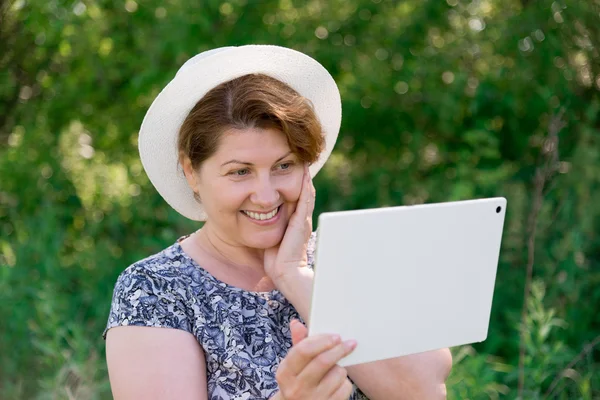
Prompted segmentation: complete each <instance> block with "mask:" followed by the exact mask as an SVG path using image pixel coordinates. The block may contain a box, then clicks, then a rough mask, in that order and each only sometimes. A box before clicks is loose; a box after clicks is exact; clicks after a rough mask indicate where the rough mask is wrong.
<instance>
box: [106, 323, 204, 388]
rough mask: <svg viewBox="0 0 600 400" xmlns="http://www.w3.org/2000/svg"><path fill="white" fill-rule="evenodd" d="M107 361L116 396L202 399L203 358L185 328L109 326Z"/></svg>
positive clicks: (192, 337) (202, 354) (200, 350)
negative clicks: (110, 327)
mask: <svg viewBox="0 0 600 400" xmlns="http://www.w3.org/2000/svg"><path fill="white" fill-rule="evenodd" d="M106 361H107V364H108V374H109V378H110V385H111V388H112V393H113V397H114V399H115V400H137V399H149V400H152V399H157V400H158V399H167V398H168V399H181V400H187V399H189V400H192V399H193V400H205V399H207V398H208V394H207V388H206V362H205V359H204V352H203V351H202V349H201V347H200V345H199V344H198V342H197V341H196V338H195V337H194V336H193V335H191V334H190V333H188V332H185V331H182V330H178V329H169V328H153V327H141V326H121V327H116V328H112V329H110V330H109V331H108V333H107V337H106Z"/></svg>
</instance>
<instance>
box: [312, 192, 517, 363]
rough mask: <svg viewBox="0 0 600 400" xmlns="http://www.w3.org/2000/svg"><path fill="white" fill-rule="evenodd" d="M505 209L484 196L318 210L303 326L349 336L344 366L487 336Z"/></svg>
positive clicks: (499, 200) (496, 200) (502, 201)
mask: <svg viewBox="0 0 600 400" xmlns="http://www.w3.org/2000/svg"><path fill="white" fill-rule="evenodd" d="M498 207H499V209H498ZM505 209H506V199H504V198H491V199H482V200H469V201H461V202H450V203H440V204H428V205H417V206H404V207H391V208H380V209H372V210H357V211H341V212H332V213H323V214H321V215H320V217H319V228H318V235H317V248H316V255H315V280H314V287H313V295H312V302H311V311H310V319H309V321H310V322H309V334H310V335H314V334H318V333H338V334H340V335H341V336H342V338H343V339H344V340H345V339H355V340H357V342H358V346H357V348H356V350H355V351H354V352H353V353H352V354H351V355H349V356H348V357H346V358H345V359H343V360H342V362H340V365H342V366H345V365H352V364H358V363H363V362H370V361H375V360H381V359H385V358H391V357H397V356H402V355H407V354H413V353H419V352H422V351H428V350H434V349H439V348H444V347H451V346H457V345H463V344H467V343H474V342H480V341H483V340H485V339H486V337H487V332H488V325H489V320H490V311H491V305H492V297H493V291H494V282H495V279H496V269H497V265H498V256H499V252H500V242H501V237H502V228H503V225H504V215H505Z"/></svg>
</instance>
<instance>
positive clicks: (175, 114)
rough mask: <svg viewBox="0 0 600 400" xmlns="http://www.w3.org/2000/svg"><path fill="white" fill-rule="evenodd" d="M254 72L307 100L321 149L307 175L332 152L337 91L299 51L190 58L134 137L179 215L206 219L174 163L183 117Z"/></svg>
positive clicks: (243, 50) (235, 50)
mask: <svg viewBox="0 0 600 400" xmlns="http://www.w3.org/2000/svg"><path fill="white" fill-rule="evenodd" d="M254 73H260V74H264V75H267V76H270V77H272V78H275V79H278V80H279V81H281V82H283V83H285V84H287V85H288V86H290V87H291V88H292V89H294V90H295V91H296V92H298V93H299V94H300V95H301V96H303V97H305V98H306V99H308V100H309V101H310V102H311V103H312V105H313V108H314V110H315V113H316V115H317V118H318V119H319V122H320V123H321V126H322V129H323V135H324V137H325V148H324V150H323V152H322V153H321V155H320V156H319V159H318V160H317V161H316V162H315V163H314V164H312V165H311V166H310V173H311V176H313V177H314V176H315V175H316V174H317V172H318V171H319V170H320V169H321V167H322V166H323V164H324V163H325V161H327V158H328V157H329V155H330V154H331V151H332V150H333V146H334V145H335V142H336V139H337V136H338V132H339V130H340V123H341V119H342V105H341V100H340V93H339V90H338V87H337V85H336V83H335V81H334V80H333V78H332V77H331V75H330V74H329V72H328V71H327V70H326V69H325V68H324V67H323V66H322V65H321V64H319V62H317V61H316V60H314V59H313V58H311V57H309V56H307V55H306V54H303V53H301V52H299V51H296V50H292V49H288V48H285V47H279V46H270V45H247V46H239V47H221V48H217V49H213V50H208V51H205V52H202V53H200V54H198V55H196V56H194V57H192V58H190V59H189V60H188V61H187V62H186V63H185V64H183V66H182V67H181V68H180V69H179V71H177V74H176V75H175V77H174V78H173V79H172V80H171V81H170V82H169V83H168V84H167V86H166V87H165V88H164V89H163V90H162V91H161V92H160V93H159V94H158V96H157V97H156V99H154V102H153V103H152V105H151V106H150V108H149V109H148V112H147V113H146V116H145V117H144V121H143V122H142V126H141V128H140V133H139V140H138V144H139V151H140V158H141V160H142V165H143V166H144V170H145V171H146V174H148V178H150V182H152V184H153V185H154V187H155V188H156V190H158V193H160V195H161V196H162V197H163V199H165V201H166V202H167V203H169V205H170V206H171V207H173V208H174V209H175V210H176V211H177V212H179V213H180V214H182V215H183V216H185V217H187V218H189V219H192V220H195V221H204V220H206V214H205V212H204V208H203V207H202V204H200V203H198V202H197V201H196V200H195V199H194V192H193V191H192V189H191V188H190V187H189V185H188V183H187V180H186V179H185V176H184V174H183V170H182V168H181V166H180V164H179V151H178V147H177V141H178V137H179V129H180V127H181V125H182V124H183V122H184V120H185V119H186V117H187V116H188V114H189V112H190V111H191V110H192V108H193V107H194V106H195V105H196V103H197V102H198V101H199V100H200V99H201V98H202V97H204V95H205V94H206V93H207V92H208V91H210V90H211V89H212V88H214V87H215V86H218V85H220V84H221V83H224V82H227V81H230V80H232V79H235V78H239V77H241V76H244V75H247V74H254Z"/></svg>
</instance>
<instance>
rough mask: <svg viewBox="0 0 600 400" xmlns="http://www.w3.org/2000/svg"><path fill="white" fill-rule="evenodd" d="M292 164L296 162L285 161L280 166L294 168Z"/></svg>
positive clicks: (283, 168)
mask: <svg viewBox="0 0 600 400" xmlns="http://www.w3.org/2000/svg"><path fill="white" fill-rule="evenodd" d="M292 165H294V163H292V162H285V163H282V164H279V168H280V169H282V170H286V169H290V168H292Z"/></svg>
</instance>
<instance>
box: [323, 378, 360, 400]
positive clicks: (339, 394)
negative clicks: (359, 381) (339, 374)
mask: <svg viewBox="0 0 600 400" xmlns="http://www.w3.org/2000/svg"><path fill="white" fill-rule="evenodd" d="M353 390H354V386H353V385H352V382H350V381H349V380H348V379H345V380H344V382H342V384H341V385H340V387H339V388H338V389H337V390H336V391H335V392H334V393H333V394H332V395H331V397H329V398H330V399H331V400H347V399H349V398H350V395H351V394H352V391H353Z"/></svg>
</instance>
